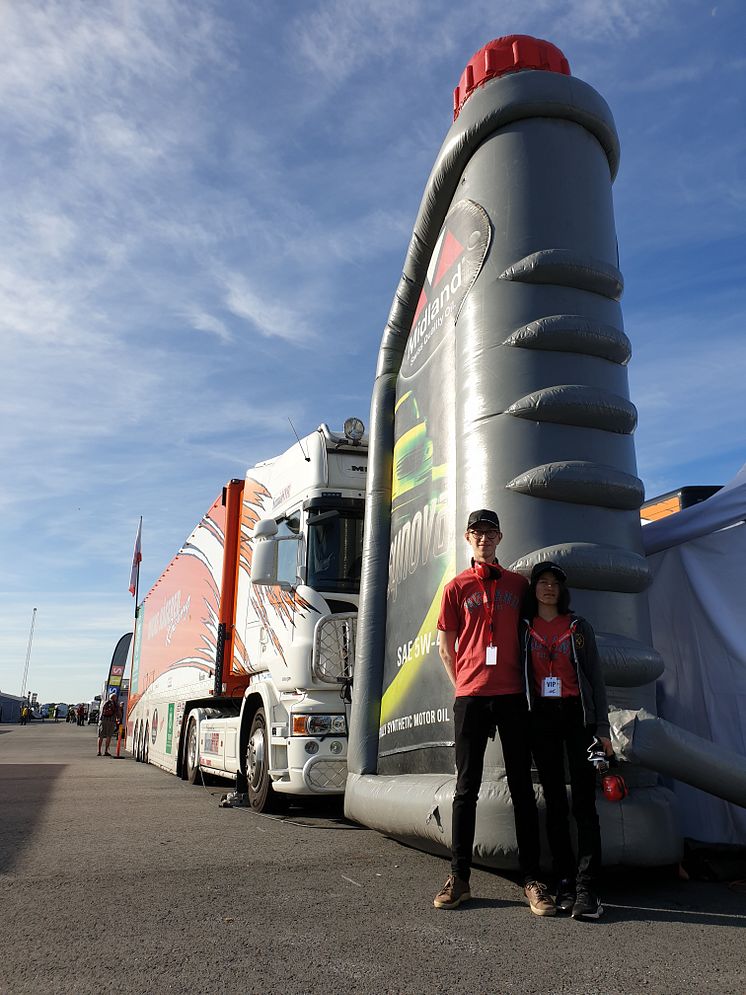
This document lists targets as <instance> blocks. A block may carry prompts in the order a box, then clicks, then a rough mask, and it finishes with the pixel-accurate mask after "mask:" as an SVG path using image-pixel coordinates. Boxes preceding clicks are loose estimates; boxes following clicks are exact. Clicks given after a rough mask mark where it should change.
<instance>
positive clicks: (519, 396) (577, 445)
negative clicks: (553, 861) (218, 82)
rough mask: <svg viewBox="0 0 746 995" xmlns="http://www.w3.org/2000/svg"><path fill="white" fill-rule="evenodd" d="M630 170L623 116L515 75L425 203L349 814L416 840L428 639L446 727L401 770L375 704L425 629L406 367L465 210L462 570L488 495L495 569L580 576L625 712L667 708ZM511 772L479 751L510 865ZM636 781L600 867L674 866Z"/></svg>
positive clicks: (675, 843)
mask: <svg viewBox="0 0 746 995" xmlns="http://www.w3.org/2000/svg"><path fill="white" fill-rule="evenodd" d="M618 163H619V144H618V139H617V134H616V130H615V126H614V122H613V119H612V117H611V114H610V111H609V109H608V107H607V105H606V103H605V102H604V100H603V99H602V98H601V97H600V96H599V95H598V94H597V93H596V92H595V91H594V90H593V89H592V88H591V87H590V86H588V85H587V84H585V83H583V82H582V81H580V80H578V79H574V78H572V77H567V76H563V75H559V74H556V73H550V72H541V71H523V72H518V73H514V74H511V75H507V76H504V77H502V78H499V79H495V80H492V81H490V82H488V83H487V84H485V85H484V86H483V87H481V88H480V89H478V90H476V91H475V92H474V93H473V94H472V96H471V97H470V99H469V100H468V101H467V103H466V105H465V106H464V108H463V110H462V112H461V114H460V116H459V118H458V120H457V121H456V122H455V123H454V125H453V126H452V128H451V129H450V131H449V133H448V135H447V136H446V139H445V142H444V144H443V146H442V148H441V151H440V153H439V155H438V158H437V160H436V163H435V165H434V167H433V170H432V172H431V175H430V178H429V180H428V182H427V186H426V189H425V193H424V195H423V198H422V202H421V205H420V209H419V213H418V216H417V220H416V222H415V226H414V231H413V234H412V239H411V241H410V245H409V249H408V252H407V256H406V259H405V264H404V270H403V274H402V277H401V280H400V282H399V286H398V288H397V291H396V294H395V296H394V300H393V303H392V306H391V311H390V313H389V319H388V322H387V325H386V328H385V330H384V334H383V339H382V343H381V347H380V353H379V359H378V367H377V373H376V381H375V386H374V390H373V398H372V406H371V417H370V447H369V461H368V484H367V493H366V512H365V548H364V560H363V563H364V565H363V572H362V578H361V594H360V609H359V615H358V629H357V651H356V663H355V677H354V697H353V706H352V715H351V726H350V740H349V755H348V769H349V772H350V774H349V777H348V783H347V790H346V802H345V808H346V812H347V814H348V815H349V816H350V817H351V818H354V819H356V820H358V821H360V822H362V823H364V824H367V825H370V826H372V827H375V828H377V829H380V830H382V831H384V832H387V833H390V834H391V835H394V836H397V837H399V838H402V839H405V840H406V841H407V842H410V843H414V844H415V845H417V846H423V847H425V848H432V847H436V848H437V846H443V847H445V848H447V847H448V846H449V845H450V841H449V836H450V797H451V795H452V793H453V779H452V776H451V774H452V761H451V766H450V768H449V769H446V765H444V762H443V757H444V755H448V749H449V746H450V744H452V735H453V734H452V730H451V729H450V723H449V722H448V721H446V718H445V717H447V716H448V711H447V709H448V706H450V705H452V689H451V688H450V685H447V682H445V681H444V680H443V674H442V668H440V665H439V663H438V662H437V649H436V648H435V647H434V646H433V647H431V648H430V650H429V654H430V655H429V657H428V659H427V660H426V661H425V664H424V665H423V666H422V667H421V669H420V672H419V675H417V676H415V677H413V678H412V679H411V680H410V681H409V683H408V689H407V692H406V693H407V694H408V695H409V700H416V696H417V693H418V687H422V688H423V694H425V695H426V697H427V704H428V705H431V706H433V707H432V709H431V711H432V714H433V715H435V713H436V711H437V712H438V714H440V713H442V714H443V716H444V721H443V722H442V724H441V725H440V726H439V727H438V728H437V729H436V730H435V733H433V735H431V736H430V740H429V741H427V742H425V741H424V740H423V742H422V743H418V742H414V743H411V742H408V743H407V744H404V742H403V741H401V740H397V737H396V734H393V735H392V736H391V737H390V742H391V747H390V748H388V749H387V751H386V753H387V755H386V763H387V765H388V766H387V768H386V769H387V770H396V769H398V770H399V771H401V773H394V774H389V773H387V774H385V775H383V774H381V773H380V763H381V757H380V756H379V743H380V741H381V718H382V698H383V697H384V691H386V695H387V699H388V701H389V702H390V701H391V700H398V699H397V695H396V694H394V691H395V690H396V687H395V686H394V685H395V683H396V680H397V678H398V677H399V675H398V674H397V673H394V672H393V670H394V668H393V666H392V662H391V660H390V659H389V660H388V662H387V660H386V646H387V633H388V645H389V647H390V646H391V645H392V638H391V634H392V633H394V635H395V636H396V638H395V639H393V642H396V641H397V639H399V637H398V633H399V632H400V631H401V632H403V633H406V631H407V629H408V628H411V626H412V618H411V615H412V610H411V604H412V600H411V599H410V601H409V602H407V601H406V599H404V598H400V599H399V600H398V601H395V600H392V598H391V597H390V596H388V595H389V592H388V587H389V557H390V551H391V540H392V531H391V529H392V525H391V523H392V476H393V472H394V466H393V454H394V449H395V445H396V442H397V435H396V419H395V408H396V406H397V403H398V402H401V400H402V398H403V397H404V392H405V390H406V389H407V387H408V385H407V384H402V383H400V373H401V367H402V359H403V356H404V353H405V348H406V345H407V339H408V336H409V333H410V329H411V328H412V326H413V320H414V318H415V314H416V313H417V307H418V302H419V301H420V298H421V294H422V292H423V284H424V283H425V280H426V275H427V271H428V267H429V266H430V264H431V257H432V255H433V251H434V249H435V247H436V245H437V244H438V240H439V236H440V235H441V231H442V229H443V226H444V222H445V221H446V219H447V218H448V217H451V216H452V215H453V213H454V212H455V211H457V210H459V209H460V207H461V206H462V205H464V204H467V205H471V206H472V208H473V209H474V210H481V211H483V212H485V213H486V215H487V217H488V218H489V223H490V225H491V240H490V244H489V251H488V253H487V255H486V259H485V260H484V263H483V266H482V268H481V270H480V271H479V272H478V274H477V276H476V279H475V281H474V283H473V286H472V287H471V288H470V292H469V294H468V296H467V297H466V298H465V300H464V302H463V304H462V306H461V309H460V311H459V313H458V316H457V319H455V322H454V327H453V328H452V330H451V331H452V340H451V345H450V348H451V349H452V355H453V359H452V362H453V378H452V379H451V380H450V382H448V383H443V385H442V390H441V391H440V395H439V396H438V397H432V396H430V397H428V398H426V400H427V401H428V402H429V403H430V404H431V405H432V406H433V408H438V407H439V408H440V410H442V409H443V408H447V409H448V418H447V419H441V421H442V423H443V424H446V423H447V424H448V425H451V426H452V428H450V429H449V430H448V431H450V432H451V433H452V435H451V437H450V438H449V439H448V440H447V442H448V445H447V447H446V448H449V451H451V452H453V454H454V458H453V461H452V465H449V466H448V467H447V471H446V472H447V474H449V475H450V476H449V487H448V495H449V497H448V500H447V505H448V507H447V509H446V510H447V515H448V521H449V528H450V533H449V535H450V537H451V555H452V556H455V560H454V563H455V569H454V570H453V572H454V573H455V572H458V571H459V570H461V569H463V568H464V567H465V566H466V565H467V563H468V548H467V547H466V545H465V543H463V542H462V541H461V539H460V535H461V534H462V533H463V523H465V522H466V518H467V515H468V513H469V511H471V510H472V509H473V508H477V507H488V508H490V507H494V508H497V509H498V511H499V514H500V520H501V527H502V532H503V534H504V540H503V542H502V545H501V546H500V549H499V553H500V561H501V562H502V563H503V564H505V565H510V566H511V567H512V568H513V569H516V570H518V571H520V572H522V573H524V574H528V573H530V570H531V568H532V566H533V565H534V564H535V563H537V562H543V561H546V560H550V559H551V560H554V561H555V562H558V563H560V564H561V565H562V566H563V568H564V569H565V571H566V572H567V575H568V580H569V584H570V586H571V587H572V588H573V607H574V608H575V610H576V611H578V612H579V613H580V614H582V615H585V616H586V617H588V618H589V619H590V620H591V622H592V623H593V625H594V628H595V629H596V631H597V633H598V637H599V638H598V642H599V651H600V654H601V658H602V665H603V667H604V673H605V676H606V680H607V686H608V693H609V700H610V704H611V705H612V707H614V708H616V709H624V710H637V709H645V710H646V712H647V713H648V714H653V713H654V712H655V683H654V682H655V679H656V677H658V676H659V675H660V673H661V672H662V670H663V663H662V661H661V659H660V657H659V656H658V654H657V653H656V651H655V650H654V649H653V647H652V642H651V636H650V620H649V615H648V607H647V600H646V597H645V595H644V591H645V589H646V587H647V585H648V583H649V573H648V567H647V563H646V561H645V558H644V555H643V550H642V542H641V535H640V520H639V506H640V504H641V502H642V499H643V488H642V483H641V482H640V480H639V479H638V477H637V472H636V460H635V451H634V443H633V439H632V433H633V431H634V428H635V425H636V417H637V416H636V410H635V408H634V405H633V404H632V403H631V401H630V399H629V391H628V384H627V370H626V364H627V362H628V360H629V358H630V354H631V348H630V343H629V339H628V338H627V336H626V334H625V332H624V330H623V323H622V315H621V309H620V305H619V299H620V297H621V294H622V289H623V279H622V275H621V273H620V272H619V268H618V252H617V242H616V233H615V227H614V217H613V205H612V195H611V184H612V181H613V179H614V177H615V175H616V172H617V168H618ZM431 395H432V390H431ZM435 421H437V419H435V420H434V422H435ZM418 593H419V592H418V591H417V590H416V589H415V590H414V592H413V597H415V599H416V596H417V594H418ZM431 596H433V603H434V595H433V592H432V591H429V592H427V595H426V596H425V595H424V594H423V598H424V601H423V607H422V611H421V614H422V615H423V616H424V613H425V611H426V606H427V602H428V601H429V599H430V598H431ZM407 616H409V617H407ZM400 641H401V640H400ZM389 655H390V654H389ZM418 681H419V682H420V683H419V684H418ZM401 683H405V682H402V681H400V684H401ZM397 693H398V692H397ZM402 696H403V693H402V695H399V698H401V697H402ZM413 696H414V697H413ZM435 705H440V706H442V707H439V708H437V709H436V708H435ZM393 707H394V711H395V706H393ZM387 708H388V709H389V711H391V706H390V705H387ZM428 714H429V712H428ZM449 737H450V740H449ZM690 752H691V751H690ZM695 752H696V751H695ZM413 758H416V763H417V767H416V771H417V772H416V773H411V771H413V770H415V767H413V766H412V764H413V763H414V760H413ZM397 763H399V767H398V768H397V767H396V764H397ZM501 765H502V755H501V752H500V748H499V743H495V744H494V746H492V745H491V746H490V747H489V749H488V754H487V757H486V771H485V781H484V784H483V789H482V794H481V795H480V806H479V818H478V825H477V839H476V843H475V859H476V860H477V861H479V862H483V863H488V864H493V865H495V866H501V867H508V866H515V837H514V831H513V828H512V808H511V806H510V803H509V798H508V795H507V787H506V784H505V779H504V770H503V768H502V766H501ZM629 772H630V776H629V778H628V780H629V783H630V784H631V786H632V792H631V794H630V797H629V798H628V799H627V800H625V802H624V818H623V819H622V810H621V808H620V807H618V806H617V808H616V811H614V806H612V805H610V804H608V803H601V804H600V807H601V809H602V813H603V814H602V821H603V825H604V852H605V860H606V862H607V863H637V864H651V863H669V862H673V861H675V860H677V859H678V858H679V855H680V852H681V839H680V835H679V832H678V830H677V827H676V820H675V815H674V809H673V801H672V795H671V793H670V792H668V791H667V789H665V788H663V787H660V786H658V785H657V778H656V776H655V775H654V774H651V773H650V772H649V771H648V770H645V769H644V768H641V767H640V768H638V767H634V769H633V765H632V764H630V765H629ZM537 792H539V794H540V789H539V788H538V786H537ZM436 816H437V818H436ZM434 820H435V822H436V824H437V828H435V829H434ZM438 820H439V822H438Z"/></svg>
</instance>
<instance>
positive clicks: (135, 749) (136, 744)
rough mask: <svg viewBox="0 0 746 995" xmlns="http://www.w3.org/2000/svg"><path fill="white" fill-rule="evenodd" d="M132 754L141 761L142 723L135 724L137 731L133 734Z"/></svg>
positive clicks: (138, 761)
mask: <svg viewBox="0 0 746 995" xmlns="http://www.w3.org/2000/svg"><path fill="white" fill-rule="evenodd" d="M132 756H133V757H134V758H135V760H136V761H137V763H140V723H139V721H138V723H137V724H136V726H135V731H134V734H133V736H132Z"/></svg>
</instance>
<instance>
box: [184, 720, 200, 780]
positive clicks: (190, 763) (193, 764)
mask: <svg viewBox="0 0 746 995" xmlns="http://www.w3.org/2000/svg"><path fill="white" fill-rule="evenodd" d="M198 754H199V744H198V742H197V720H196V719H195V718H191V719H190V720H189V725H188V726H187V734H186V740H185V741H184V777H185V778H186V779H187V781H189V783H190V784H196V783H197V780H198V778H199V763H198V760H199V755H198Z"/></svg>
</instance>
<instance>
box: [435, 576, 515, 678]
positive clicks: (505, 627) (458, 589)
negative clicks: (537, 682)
mask: <svg viewBox="0 0 746 995" xmlns="http://www.w3.org/2000/svg"><path fill="white" fill-rule="evenodd" d="M497 569H498V571H499V573H500V576H499V578H497V579H494V578H490V579H488V580H480V579H479V578H478V577H477V575H476V574H475V573H474V569H473V567H468V568H467V569H466V570H464V571H462V573H460V574H459V575H458V576H457V577H454V578H453V580H452V581H450V582H449V583H448V584H446V587H445V590H444V591H443V600H442V602H441V605H440V615H439V617H438V628H439V629H440V630H441V631H442V632H455V633H456V636H457V639H458V643H457V646H456V697H457V698H459V697H465V696H466V695H488V694H520V693H521V692H522V691H523V679H522V676H521V663H520V649H519V644H518V620H519V617H520V608H521V600H522V598H523V595H524V593H525V591H526V588H527V587H528V582H527V581H526V579H525V578H524V577H521V575H520V574H517V573H513V572H512V571H511V570H505V569H504V568H503V567H499V566H498V567H497ZM488 646H495V647H497V663H496V665H495V666H488V665H487V647H488Z"/></svg>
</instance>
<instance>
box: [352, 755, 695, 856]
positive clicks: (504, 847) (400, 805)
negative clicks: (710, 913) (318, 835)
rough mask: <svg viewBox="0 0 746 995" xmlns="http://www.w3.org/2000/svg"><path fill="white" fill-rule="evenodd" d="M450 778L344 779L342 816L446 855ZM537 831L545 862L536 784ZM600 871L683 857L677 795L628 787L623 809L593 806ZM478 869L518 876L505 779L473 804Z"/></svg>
mask: <svg viewBox="0 0 746 995" xmlns="http://www.w3.org/2000/svg"><path fill="white" fill-rule="evenodd" d="M455 787H456V778H455V776H452V775H451V776H449V775H445V774H416V775H414V774H412V775H407V774H397V775H388V776H387V775H380V774H349V775H348V778H347V791H346V794H345V815H346V816H347V817H348V818H349V819H353V820H354V821H355V822H359V823H361V824H362V825H364V826H368V827H369V828H370V829H375V830H377V831H378V832H380V833H383V834H385V835H386V836H390V837H391V838H392V839H395V840H398V841H399V842H401V843H405V844H407V845H408V846H413V847H415V848H416V849H419V850H424V851H426V852H428V853H434V854H437V855H439V856H449V855H450V849H451V802H452V800H453V793H454V790H455ZM534 790H535V792H536V799H537V804H538V806H539V820H540V824H541V826H542V857H543V859H544V861H545V862H547V863H548V861H549V849H548V846H547V841H546V837H545V836H544V830H543V823H544V798H543V794H542V790H541V787H540V786H539V785H536V786H535V788H534ZM597 808H598V815H599V819H600V822H601V837H602V841H603V863H604V865H605V866H619V865H623V866H634V867H662V866H665V865H667V864H676V863H678V862H679V861H680V860H681V857H682V854H683V841H682V839H681V836H680V835H679V831H678V829H677V818H676V811H675V799H674V795H673V793H672V792H671V791H669V790H668V788H664V787H661V786H659V785H656V786H653V787H638V788H631V789H630V793H629V796H628V797H627V798H625V799H624V800H623V801H620V802H609V801H606V799H605V798H603V796H602V795H601V794H600V792H599V795H598V800H597ZM474 864H475V866H482V867H491V868H494V869H496V870H505V871H515V870H517V869H518V861H517V852H516V841H515V826H514V823H513V806H512V803H511V800H510V794H509V792H508V786H507V782H506V781H505V779H504V777H503V778H497V779H495V780H489V779H488V780H485V781H484V782H483V783H482V788H481V791H480V794H479V803H478V805H477V828H476V836H475V840H474Z"/></svg>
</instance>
